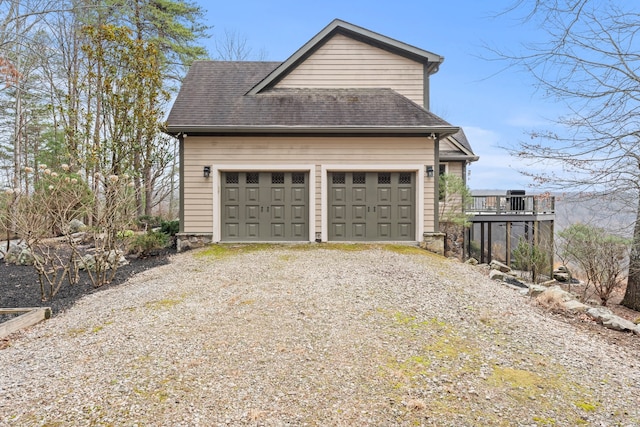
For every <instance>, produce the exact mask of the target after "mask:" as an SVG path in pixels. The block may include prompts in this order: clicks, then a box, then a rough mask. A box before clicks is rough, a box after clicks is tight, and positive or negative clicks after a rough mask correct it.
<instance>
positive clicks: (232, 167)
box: [211, 163, 316, 243]
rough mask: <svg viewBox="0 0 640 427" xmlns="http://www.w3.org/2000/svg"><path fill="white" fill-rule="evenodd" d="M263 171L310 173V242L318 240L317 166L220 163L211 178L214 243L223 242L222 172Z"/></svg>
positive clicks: (213, 167)
mask: <svg viewBox="0 0 640 427" xmlns="http://www.w3.org/2000/svg"><path fill="white" fill-rule="evenodd" d="M261 171H275V172H281V171H282V172H286V171H302V172H308V173H309V183H308V186H309V194H308V195H309V207H308V209H309V241H310V242H315V240H316V198H315V193H316V166H315V165H310V164H297V165H296V164H269V165H255V164H238V163H230V164H223V163H218V164H216V165H214V166H212V167H211V177H212V178H213V206H212V209H213V224H212V228H213V237H212V242H214V243H218V242H220V241H221V240H222V221H221V218H220V215H221V212H220V205H221V200H220V197H221V195H222V182H221V181H222V180H221V179H220V177H221V172H261Z"/></svg>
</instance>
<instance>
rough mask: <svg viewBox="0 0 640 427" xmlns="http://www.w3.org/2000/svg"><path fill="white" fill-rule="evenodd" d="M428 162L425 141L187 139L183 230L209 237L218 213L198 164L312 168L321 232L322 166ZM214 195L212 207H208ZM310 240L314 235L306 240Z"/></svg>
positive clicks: (428, 213) (429, 203) (430, 151)
mask: <svg viewBox="0 0 640 427" xmlns="http://www.w3.org/2000/svg"><path fill="white" fill-rule="evenodd" d="M433 163H434V145H433V142H432V141H431V140H430V139H428V138H418V137H406V138H391V137H380V138H366V137H351V138H350V137H213V136H210V137H192V136H189V137H188V138H187V139H186V140H185V143H184V231H185V232H186V233H211V232H212V230H213V209H219V206H218V200H217V197H218V194H217V189H215V191H214V188H213V179H212V178H208V179H207V178H204V177H203V176H202V169H203V167H204V166H214V167H216V168H219V169H221V170H225V166H228V167H229V169H234V168H236V167H237V166H238V165H241V166H242V168H243V169H245V168H246V169H247V170H250V169H251V168H252V167H255V168H256V169H262V170H268V169H270V168H273V169H272V170H277V169H278V168H279V167H280V168H284V167H286V165H302V164H307V165H314V166H315V167H314V169H315V174H316V180H315V187H314V188H309V191H311V192H314V193H312V194H310V197H315V227H316V231H320V230H321V228H322V219H321V209H322V200H321V197H322V196H321V182H322V179H323V177H322V176H321V173H322V169H321V168H322V165H340V164H344V165H367V164H372V165H376V167H375V168H372V169H371V170H373V171H378V170H379V169H380V168H379V167H378V166H380V165H385V164H386V165H394V166H398V165H403V164H406V165H416V164H433ZM214 195H215V198H216V200H215V205H214ZM433 197H434V179H433V178H429V179H425V187H424V201H425V203H424V208H425V222H424V229H425V231H433V230H434V220H433V218H434V211H433V210H434V199H433ZM311 237H314V236H311Z"/></svg>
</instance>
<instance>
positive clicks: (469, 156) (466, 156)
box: [440, 154, 480, 163]
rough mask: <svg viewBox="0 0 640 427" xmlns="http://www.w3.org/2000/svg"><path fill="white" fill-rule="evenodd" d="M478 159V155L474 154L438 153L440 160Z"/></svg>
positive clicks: (471, 160) (465, 160) (467, 160)
mask: <svg viewBox="0 0 640 427" xmlns="http://www.w3.org/2000/svg"><path fill="white" fill-rule="evenodd" d="M478 160H480V156H476V155H459V154H458V155H455V154H454V155H442V154H441V155H440V161H442V162H469V163H470V162H477V161H478Z"/></svg>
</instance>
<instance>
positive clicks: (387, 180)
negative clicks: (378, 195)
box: [378, 172, 391, 184]
mask: <svg viewBox="0 0 640 427" xmlns="http://www.w3.org/2000/svg"><path fill="white" fill-rule="evenodd" d="M378 184H391V174H390V173H389V172H380V173H378Z"/></svg>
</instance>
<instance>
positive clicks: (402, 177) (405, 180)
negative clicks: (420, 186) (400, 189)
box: [399, 172, 413, 184]
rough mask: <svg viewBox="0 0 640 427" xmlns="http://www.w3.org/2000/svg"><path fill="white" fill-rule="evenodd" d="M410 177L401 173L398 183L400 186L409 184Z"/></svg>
mask: <svg viewBox="0 0 640 427" xmlns="http://www.w3.org/2000/svg"><path fill="white" fill-rule="evenodd" d="M411 175H413V174H412V173H410V172H401V173H400V180H399V183H400V184H411Z"/></svg>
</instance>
